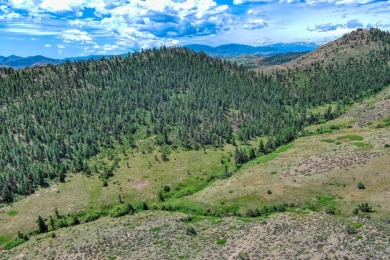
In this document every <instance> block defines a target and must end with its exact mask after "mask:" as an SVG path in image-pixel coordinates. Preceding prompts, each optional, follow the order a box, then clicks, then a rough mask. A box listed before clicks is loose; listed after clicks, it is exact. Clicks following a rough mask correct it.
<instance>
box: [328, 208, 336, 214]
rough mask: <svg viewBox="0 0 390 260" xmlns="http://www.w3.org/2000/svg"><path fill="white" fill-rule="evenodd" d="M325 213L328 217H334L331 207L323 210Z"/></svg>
mask: <svg viewBox="0 0 390 260" xmlns="http://www.w3.org/2000/svg"><path fill="white" fill-rule="evenodd" d="M325 213H326V214H330V215H335V214H336V212H335V210H334V209H333V208H331V207H329V208H326V209H325Z"/></svg>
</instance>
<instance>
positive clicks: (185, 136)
mask: <svg viewBox="0 0 390 260" xmlns="http://www.w3.org/2000/svg"><path fill="white" fill-rule="evenodd" d="M375 35H376V36H375V37H376V38H373V39H372V40H376V41H378V42H380V43H381V44H378V46H379V47H378V48H377V49H375V50H372V51H371V52H370V54H369V55H368V56H367V57H365V58H364V59H362V58H353V57H351V58H350V59H348V61H347V62H345V63H340V64H339V63H332V64H329V65H326V66H325V65H321V64H320V63H318V64H315V65H313V66H311V67H308V68H305V69H301V70H298V69H297V70H294V71H293V70H288V71H277V72H275V74H274V75H265V74H256V73H255V72H250V71H247V70H245V69H244V68H243V67H237V66H236V65H234V64H231V63H229V62H226V61H222V60H221V59H218V58H211V57H209V56H207V55H206V54H204V53H195V52H193V51H190V50H187V49H185V48H165V47H163V48H161V49H160V50H157V49H153V50H145V51H142V52H139V53H134V54H133V55H129V56H128V57H124V58H123V57H114V58H111V59H104V58H102V59H100V60H99V61H92V60H86V61H78V62H74V63H72V62H66V63H65V64H62V65H58V66H52V65H49V66H46V67H42V68H31V69H25V70H19V71H13V70H12V69H1V71H0V76H1V77H0V86H1V92H0V121H1V122H3V124H1V125H0V139H1V142H0V171H1V172H0V196H1V197H0V200H1V201H5V202H11V201H12V200H13V199H14V197H15V195H17V194H19V195H27V194H30V193H32V192H33V191H34V190H35V189H36V188H37V187H39V186H42V185H47V182H48V180H53V179H56V180H59V181H63V180H64V179H65V176H66V173H67V172H69V171H71V172H79V171H83V172H86V173H87V174H90V173H93V172H94V171H95V169H93V168H91V167H89V165H88V163H86V159H88V158H90V157H91V156H93V155H96V154H97V153H99V151H100V150H101V149H102V148H107V147H114V146H127V147H129V146H135V145H136V140H139V139H146V138H155V140H156V142H157V144H158V145H160V146H163V147H165V148H166V149H168V150H169V149H175V148H176V147H183V148H185V149H200V148H202V147H204V146H213V147H222V146H223V145H224V144H225V143H232V144H234V143H235V138H238V139H240V140H244V141H245V140H250V139H251V138H253V137H256V136H269V137H270V139H269V141H268V142H267V143H266V144H265V147H263V148H262V149H259V151H258V152H259V153H260V152H261V153H268V152H270V151H272V150H274V149H275V148H276V147H277V146H279V145H281V144H284V143H287V142H289V141H291V140H292V139H294V138H295V137H296V136H297V135H298V134H300V132H301V131H302V127H303V126H304V125H306V124H309V123H315V122H318V121H319V120H320V119H322V118H320V117H321V116H320V115H316V114H312V113H311V114H310V115H309V114H308V113H307V112H306V110H307V109H308V108H310V107H313V106H316V105H321V104H325V103H329V102H331V101H340V102H339V104H340V106H339V108H338V109H337V110H336V111H332V110H329V112H328V113H326V115H325V119H326V120H328V119H332V118H333V117H335V115H337V114H339V113H340V112H341V109H342V105H343V104H349V103H351V102H352V101H353V100H356V99H359V98H361V97H363V96H366V95H369V94H372V93H375V92H377V91H379V90H380V89H381V88H383V87H384V86H385V85H387V84H389V83H390V68H389V65H388V63H389V58H390V49H389V34H388V33H385V32H380V31H379V32H378V31H375ZM238 152H239V153H240V154H241V155H242V158H241V159H240V160H239V161H240V162H241V161H242V162H245V160H248V158H249V157H251V156H249V155H247V154H246V151H238ZM112 171H113V169H108V170H107V172H106V173H105V174H104V176H102V177H103V178H107V177H109V176H110V175H111V174H112Z"/></svg>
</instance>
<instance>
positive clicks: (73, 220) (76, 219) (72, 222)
mask: <svg viewBox="0 0 390 260" xmlns="http://www.w3.org/2000/svg"><path fill="white" fill-rule="evenodd" d="M78 224H80V220H79V219H78V218H77V217H76V216H73V217H72V219H71V220H70V225H71V226H76V225H78Z"/></svg>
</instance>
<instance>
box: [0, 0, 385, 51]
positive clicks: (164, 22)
mask: <svg viewBox="0 0 390 260" xmlns="http://www.w3.org/2000/svg"><path fill="white" fill-rule="evenodd" d="M358 27H363V28H370V27H378V28H380V29H383V30H390V0H389V1H372V0H280V1H274V0H0V55H2V56H8V55H12V54H14V55H18V56H31V55H38V54H39V55H45V56H48V57H54V58H65V57H72V56H86V55H95V54H119V53H126V52H129V51H133V50H136V49H140V48H150V47H159V46H161V45H186V44H207V45H211V46H217V45H221V44H226V43H241V44H250V45H265V44H269V43H276V42H300V41H304V42H316V43H325V42H328V41H331V40H333V39H335V38H337V37H339V36H341V35H343V34H345V33H347V32H350V31H351V30H353V29H355V28H358Z"/></svg>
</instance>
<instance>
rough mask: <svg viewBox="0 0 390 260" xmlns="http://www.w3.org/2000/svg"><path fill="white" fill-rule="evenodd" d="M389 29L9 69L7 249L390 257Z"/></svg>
mask: <svg viewBox="0 0 390 260" xmlns="http://www.w3.org/2000/svg"><path fill="white" fill-rule="evenodd" d="M359 37H360V38H359ZM346 39H347V40H346ZM389 39H390V38H389V33H388V32H387V33H386V32H382V31H380V30H377V29H371V30H364V31H363V32H360V31H359V32H357V31H353V32H352V33H351V34H349V35H346V36H343V37H342V38H340V39H338V40H336V41H334V42H331V43H329V44H327V45H325V46H323V47H320V48H319V49H318V50H316V51H314V52H310V53H307V54H304V55H303V56H300V57H298V58H296V59H294V60H292V61H288V62H287V63H284V64H282V65H281V66H280V67H281V68H278V69H277V68H275V67H273V64H268V66H267V67H265V68H260V69H256V70H257V72H259V73H257V72H255V71H248V70H246V69H245V68H243V67H242V66H237V65H235V64H232V63H230V62H227V61H225V60H221V59H219V58H211V57H209V56H207V55H206V54H204V53H195V52H193V51H190V50H188V49H185V48H177V47H171V48H166V47H163V48H161V49H160V50H157V49H153V50H144V51H142V52H139V53H135V54H133V55H132V56H128V57H112V58H109V59H105V58H102V59H100V60H99V61H92V60H87V61H77V62H74V63H71V62H66V63H65V64H62V65H58V66H53V65H48V66H45V67H36V68H27V69H24V70H18V71H13V70H10V69H2V77H1V78H0V80H1V83H2V86H4V87H3V90H4V91H3V92H2V93H1V94H0V100H1V102H2V103H1V104H2V106H1V107H2V109H1V110H0V119H1V120H2V121H3V122H4V124H3V125H2V126H1V127H0V134H1V136H0V137H1V141H2V142H1V144H0V148H1V150H0V165H1V167H2V168H1V171H0V199H1V205H0V246H1V247H2V248H3V251H1V252H0V258H1V259H3V258H4V259H32V258H40V259H52V258H53V259H80V258H81V259H82V258H85V259H90V258H98V259H127V258H129V257H130V258H132V259H144V258H151V259H159V258H160V259H161V258H164V259H206V258H207V259H264V258H272V259H275V258H278V259H288V258H296V259H302V258H311V259H312V258H314V259H324V258H344V259H362V258H373V259H386V258H387V257H388V256H389V254H390V251H389V250H390V244H389V241H390V240H389V239H390V218H389V216H390V183H389V174H390V171H389V169H390V134H389V127H390V86H389V84H390V78H389V77H390V66H389V64H390V58H389V57H390V53H389V48H388V46H389V44H390V41H389ZM363 40H364V41H363ZM350 41H354V42H357V44H356V45H354V47H353V48H352V49H353V50H350V49H351V47H350V45H351V42H350ZM360 43H361V44H360ZM363 43H364V44H363ZM335 46H337V47H335ZM336 49H337V50H338V51H339V52H343V51H345V55H344V54H343V55H342V56H343V58H342V59H338V60H335V59H336V58H335V57H337V55H336V54H334V53H338V52H337V51H335V50H336ZM330 53H333V54H334V55H333V54H332V55H330ZM308 57H310V58H308ZM283 59H284V57H283ZM276 60H277V59H276ZM307 60H310V61H309V62H306V61H307ZM270 62H273V61H270ZM39 219H41V221H39ZM39 223H40V224H39Z"/></svg>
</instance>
